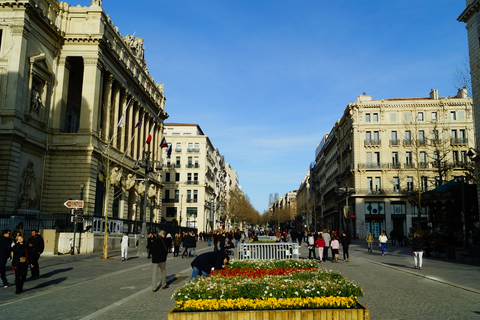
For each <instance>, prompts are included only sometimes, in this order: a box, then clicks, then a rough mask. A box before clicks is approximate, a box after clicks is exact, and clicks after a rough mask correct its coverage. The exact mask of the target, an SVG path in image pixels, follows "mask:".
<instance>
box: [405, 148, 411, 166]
mask: <svg viewBox="0 0 480 320" xmlns="http://www.w3.org/2000/svg"><path fill="white" fill-rule="evenodd" d="M405 165H406V167H407V168H411V167H412V152H411V151H407V152H405Z"/></svg>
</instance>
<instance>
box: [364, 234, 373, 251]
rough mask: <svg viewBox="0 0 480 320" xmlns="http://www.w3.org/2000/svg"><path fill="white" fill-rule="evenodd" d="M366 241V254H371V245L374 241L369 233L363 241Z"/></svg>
mask: <svg viewBox="0 0 480 320" xmlns="http://www.w3.org/2000/svg"><path fill="white" fill-rule="evenodd" d="M365 240H366V241H367V249H368V252H370V253H372V245H373V241H374V240H375V239H374V238H373V236H372V233H371V232H369V233H368V236H367V238H366V239H365Z"/></svg>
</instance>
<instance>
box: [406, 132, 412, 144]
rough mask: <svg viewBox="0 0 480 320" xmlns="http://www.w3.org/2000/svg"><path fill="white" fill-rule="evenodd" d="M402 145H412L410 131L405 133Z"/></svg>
mask: <svg viewBox="0 0 480 320" xmlns="http://www.w3.org/2000/svg"><path fill="white" fill-rule="evenodd" d="M404 144H406V145H411V144H412V132H411V131H410V130H407V131H405V141H404Z"/></svg>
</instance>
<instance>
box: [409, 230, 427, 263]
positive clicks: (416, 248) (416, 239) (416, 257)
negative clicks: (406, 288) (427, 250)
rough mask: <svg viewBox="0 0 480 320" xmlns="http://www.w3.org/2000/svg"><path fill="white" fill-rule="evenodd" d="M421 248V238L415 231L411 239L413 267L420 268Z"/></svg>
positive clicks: (421, 260) (421, 259)
mask: <svg viewBox="0 0 480 320" xmlns="http://www.w3.org/2000/svg"><path fill="white" fill-rule="evenodd" d="M423 250H424V248H423V240H422V237H421V236H420V234H419V233H418V231H417V232H415V234H414V235H413V241H412V251H413V265H414V268H415V269H419V270H422V262H423Z"/></svg>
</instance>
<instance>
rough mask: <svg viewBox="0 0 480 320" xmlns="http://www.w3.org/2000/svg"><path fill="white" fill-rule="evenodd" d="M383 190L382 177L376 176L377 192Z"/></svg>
mask: <svg viewBox="0 0 480 320" xmlns="http://www.w3.org/2000/svg"><path fill="white" fill-rule="evenodd" d="M381 190H382V180H381V178H380V177H375V193H380V192H381Z"/></svg>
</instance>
